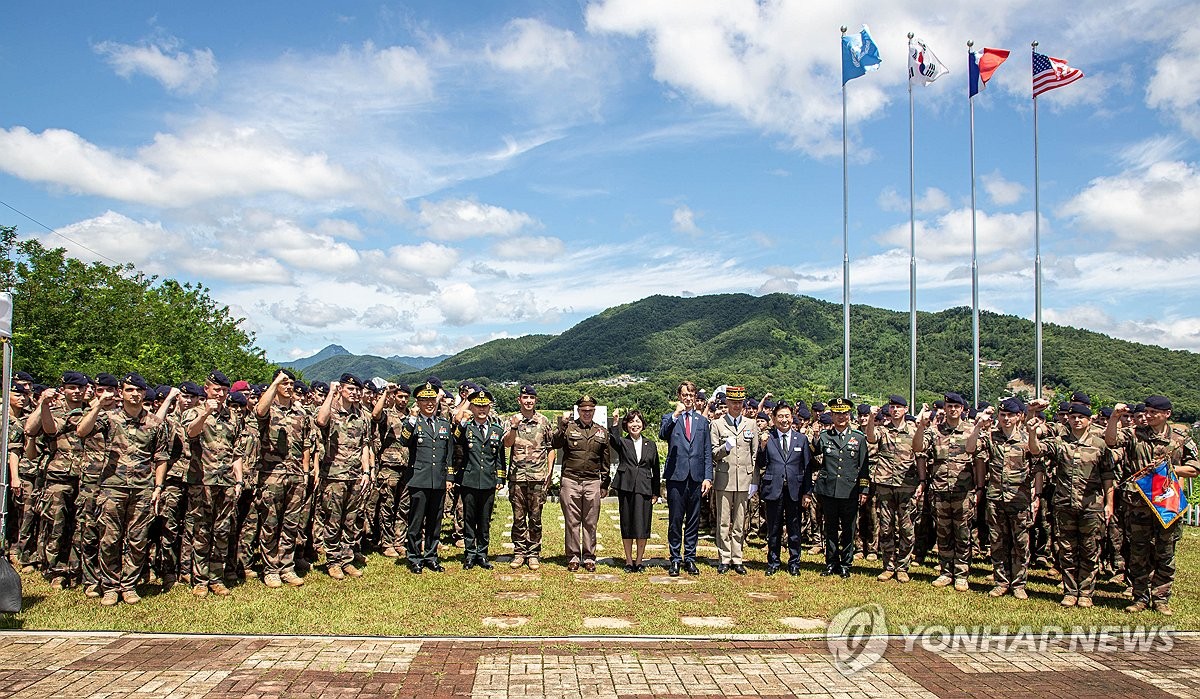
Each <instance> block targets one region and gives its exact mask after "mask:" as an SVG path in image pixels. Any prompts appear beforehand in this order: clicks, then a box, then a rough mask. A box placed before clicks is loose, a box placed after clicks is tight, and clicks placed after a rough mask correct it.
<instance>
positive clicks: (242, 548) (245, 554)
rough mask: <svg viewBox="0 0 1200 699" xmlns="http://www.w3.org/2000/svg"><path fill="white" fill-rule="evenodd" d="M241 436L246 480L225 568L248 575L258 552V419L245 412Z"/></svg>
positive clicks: (238, 501)
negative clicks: (233, 540)
mask: <svg viewBox="0 0 1200 699" xmlns="http://www.w3.org/2000/svg"><path fill="white" fill-rule="evenodd" d="M241 422H242V436H241V444H239V445H238V453H239V454H241V455H242V457H243V458H242V480H243V482H244V483H245V485H244V487H243V488H242V493H241V495H239V496H238V498H237V504H236V506H235V507H234V525H233V534H234V539H235V542H236V543H230V545H229V556H228V558H227V559H226V570H228V571H230V572H235V573H237V575H238V577H241V578H244V577H246V573H247V572H249V571H250V570H251V569H252V567H253V566H254V559H255V556H256V555H257V554H258V531H259V519H258V507H257V506H256V504H255V503H257V502H258V452H259V438H258V420H253V419H251V418H250V416H249V414H246V415H245V416H243V417H242V418H241Z"/></svg>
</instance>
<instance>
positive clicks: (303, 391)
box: [292, 379, 308, 396]
mask: <svg viewBox="0 0 1200 699" xmlns="http://www.w3.org/2000/svg"><path fill="white" fill-rule="evenodd" d="M292 390H293V391H295V392H296V393H297V394H298V395H301V396H303V395H307V394H308V385H307V384H305V383H304V382H303V381H301V380H299V379H296V383H295V384H294V385H293V386H292Z"/></svg>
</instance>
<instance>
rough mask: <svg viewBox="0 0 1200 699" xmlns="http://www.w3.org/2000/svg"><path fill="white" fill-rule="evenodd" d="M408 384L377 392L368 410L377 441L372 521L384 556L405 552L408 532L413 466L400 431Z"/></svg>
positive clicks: (406, 407)
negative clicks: (409, 487)
mask: <svg viewBox="0 0 1200 699" xmlns="http://www.w3.org/2000/svg"><path fill="white" fill-rule="evenodd" d="M411 393H412V389H410V388H409V387H408V386H407V385H404V384H401V385H400V386H389V387H388V389H387V391H385V392H384V393H383V394H382V395H380V397H379V400H377V401H376V402H375V408H374V409H373V410H372V411H371V418H372V420H373V421H374V425H375V438H376V440H377V441H378V445H377V447H376V452H377V456H376V458H375V490H376V491H377V492H378V493H379V499H378V505H377V508H378V509H377V511H376V517H375V521H376V522H377V524H376V529H378V531H379V535H378V538H379V541H378V544H379V546H380V548H381V549H382V550H383V555H384V556H385V557H387V558H400V557H401V556H404V555H405V554H406V549H405V543H404V540H405V533H406V532H407V531H408V518H409V510H410V499H409V493H408V481H409V479H411V478H412V467H411V466H409V463H408V447H407V446H405V445H404V444H402V443H401V441H400V433H401V431H403V429H404V423H405V421H406V420H407V419H408V414H409V411H408V397H409V395H411Z"/></svg>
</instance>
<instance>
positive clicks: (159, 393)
mask: <svg viewBox="0 0 1200 699" xmlns="http://www.w3.org/2000/svg"><path fill="white" fill-rule="evenodd" d="M169 395H171V387H170V386H167V385H165V384H164V385H162V386H155V387H154V400H166V399H167V396H169Z"/></svg>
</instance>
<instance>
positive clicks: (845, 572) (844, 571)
mask: <svg viewBox="0 0 1200 699" xmlns="http://www.w3.org/2000/svg"><path fill="white" fill-rule="evenodd" d="M838 575H840V576H841V577H843V578H848V577H850V568H849V567H847V566H842V568H841V570H839V571H838Z"/></svg>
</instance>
